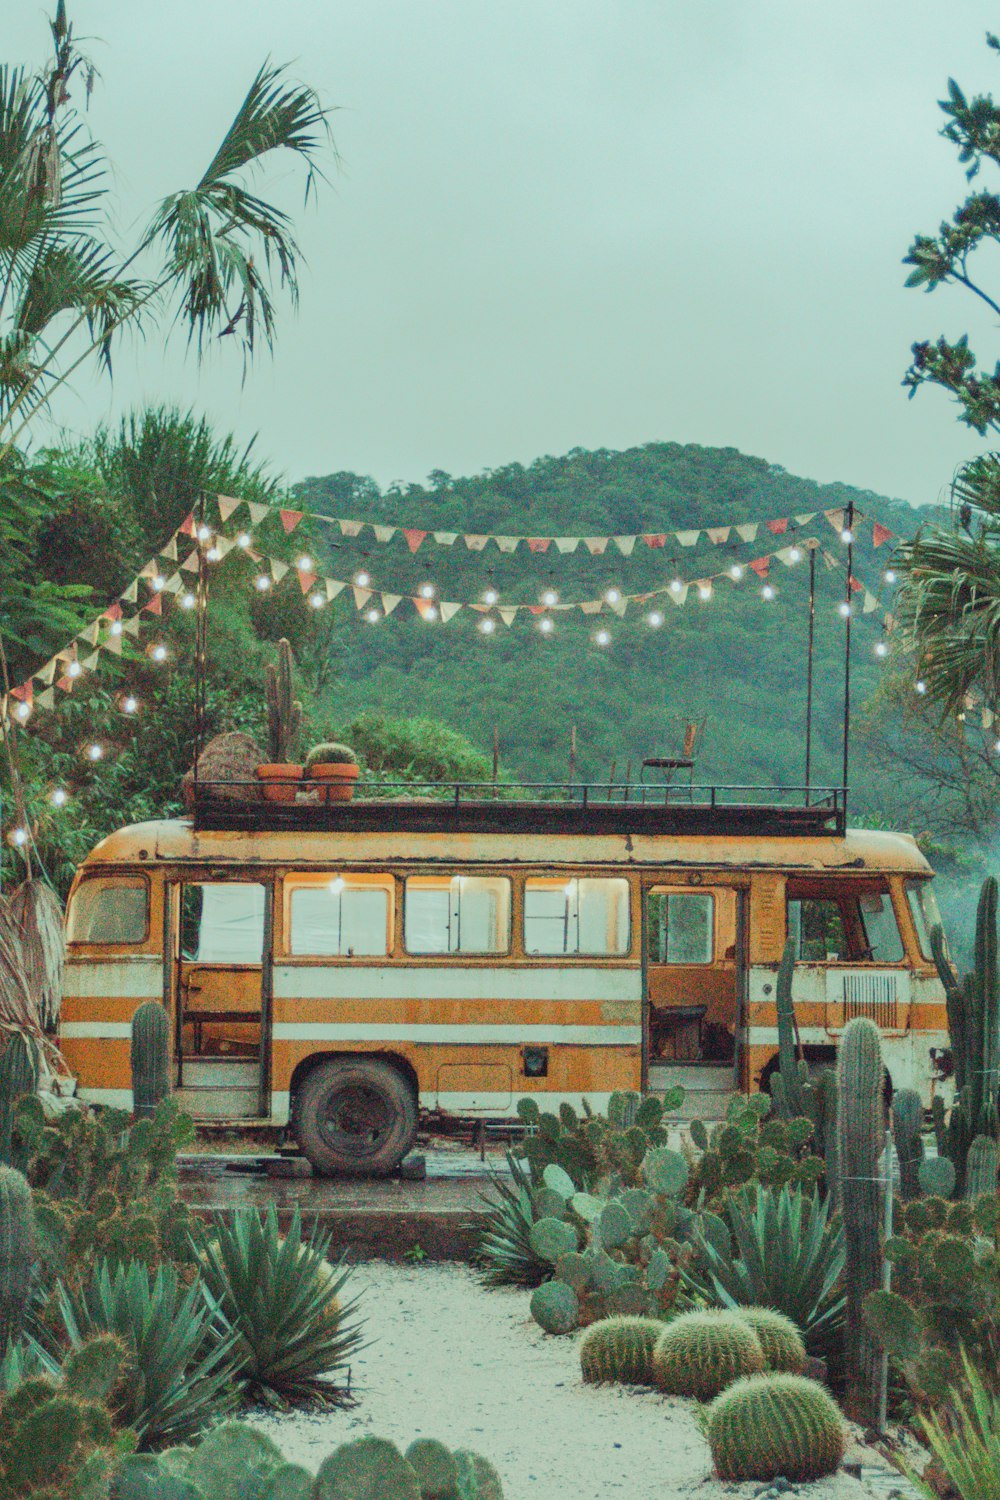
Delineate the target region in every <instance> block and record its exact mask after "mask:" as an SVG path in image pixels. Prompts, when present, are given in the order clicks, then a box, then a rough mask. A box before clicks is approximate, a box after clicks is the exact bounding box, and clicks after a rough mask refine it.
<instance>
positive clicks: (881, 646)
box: [875, 641, 889, 656]
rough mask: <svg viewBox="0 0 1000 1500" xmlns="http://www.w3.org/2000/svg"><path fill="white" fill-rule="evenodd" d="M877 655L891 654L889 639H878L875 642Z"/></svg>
mask: <svg viewBox="0 0 1000 1500" xmlns="http://www.w3.org/2000/svg"><path fill="white" fill-rule="evenodd" d="M875 655H876V656H888V655H889V643H888V642H887V641H876V642H875Z"/></svg>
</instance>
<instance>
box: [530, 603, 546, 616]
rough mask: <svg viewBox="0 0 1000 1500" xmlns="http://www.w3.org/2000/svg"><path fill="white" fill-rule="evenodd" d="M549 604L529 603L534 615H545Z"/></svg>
mask: <svg viewBox="0 0 1000 1500" xmlns="http://www.w3.org/2000/svg"><path fill="white" fill-rule="evenodd" d="M546 608H547V606H546V605H544V604H529V605H528V609H529V611H530V613H531V614H533V615H544V613H545V611H546Z"/></svg>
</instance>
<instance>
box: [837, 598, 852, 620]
mask: <svg viewBox="0 0 1000 1500" xmlns="http://www.w3.org/2000/svg"><path fill="white" fill-rule="evenodd" d="M837 613H838V615H841V616H842V618H843V619H845V620H846V619H849V617H850V613H851V606H850V605H849V604H848V602H847V600H846V599H841V601H840V603H839V604H838V605H837Z"/></svg>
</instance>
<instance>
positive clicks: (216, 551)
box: [205, 542, 222, 562]
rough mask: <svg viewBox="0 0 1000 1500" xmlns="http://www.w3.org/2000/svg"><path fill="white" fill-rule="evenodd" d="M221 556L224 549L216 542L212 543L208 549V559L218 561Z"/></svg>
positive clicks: (206, 555)
mask: <svg viewBox="0 0 1000 1500" xmlns="http://www.w3.org/2000/svg"><path fill="white" fill-rule="evenodd" d="M221 556H222V549H221V548H220V547H217V546H216V545H215V543H214V542H213V543H212V545H211V547H209V549H208V551H207V552H206V553H205V557H206V558H207V559H208V561H209V562H218V561H219V558H220V557H221Z"/></svg>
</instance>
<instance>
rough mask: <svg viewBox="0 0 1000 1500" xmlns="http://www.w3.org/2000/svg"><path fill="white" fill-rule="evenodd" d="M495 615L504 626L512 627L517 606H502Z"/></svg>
mask: <svg viewBox="0 0 1000 1500" xmlns="http://www.w3.org/2000/svg"><path fill="white" fill-rule="evenodd" d="M497 614H498V615H499V616H500V618H501V620H502V621H503V622H504V624H505V625H513V623H514V616H515V615H516V614H517V606H516V605H514V606H511V605H509V604H502V605H501V606H500V608H499V609H498V610H497Z"/></svg>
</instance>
